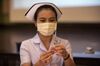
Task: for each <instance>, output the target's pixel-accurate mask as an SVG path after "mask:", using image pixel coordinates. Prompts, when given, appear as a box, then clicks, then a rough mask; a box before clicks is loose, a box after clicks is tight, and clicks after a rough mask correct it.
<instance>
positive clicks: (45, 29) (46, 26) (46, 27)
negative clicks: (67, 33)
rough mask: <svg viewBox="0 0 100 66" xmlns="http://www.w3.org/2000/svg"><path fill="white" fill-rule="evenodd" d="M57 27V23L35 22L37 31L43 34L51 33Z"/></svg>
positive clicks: (48, 34)
mask: <svg viewBox="0 0 100 66" xmlns="http://www.w3.org/2000/svg"><path fill="white" fill-rule="evenodd" d="M56 29H57V23H50V22H46V23H37V31H39V32H40V33H41V34H42V35H44V36H50V35H52V34H53V33H54V32H55V31H56Z"/></svg>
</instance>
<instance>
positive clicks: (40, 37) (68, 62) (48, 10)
mask: <svg viewBox="0 0 100 66" xmlns="http://www.w3.org/2000/svg"><path fill="white" fill-rule="evenodd" d="M61 15H62V13H61V11H60V10H59V9H58V8H57V7H56V6H55V5H54V4H52V3H48V2H42V3H36V4H34V5H33V6H32V7H31V8H30V9H29V10H28V11H27V13H26V14H25V16H26V18H27V19H28V20H30V21H33V23H34V24H35V26H36V28H37V34H36V35H35V36H34V37H33V38H30V39H28V40H25V41H23V42H22V44H21V47H20V59H21V66H75V63H74V60H73V57H72V54H71V46H70V43H69V41H68V40H65V39H62V38H59V37H57V36H56V30H57V23H58V19H59V18H60V16H61Z"/></svg>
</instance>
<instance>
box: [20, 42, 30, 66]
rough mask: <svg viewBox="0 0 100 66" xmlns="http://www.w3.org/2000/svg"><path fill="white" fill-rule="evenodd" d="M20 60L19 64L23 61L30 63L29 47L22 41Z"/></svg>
mask: <svg viewBox="0 0 100 66" xmlns="http://www.w3.org/2000/svg"><path fill="white" fill-rule="evenodd" d="M20 60H21V65H22V64H24V63H31V58H30V54H29V49H28V46H27V44H26V43H25V42H22V44H21V47H20Z"/></svg>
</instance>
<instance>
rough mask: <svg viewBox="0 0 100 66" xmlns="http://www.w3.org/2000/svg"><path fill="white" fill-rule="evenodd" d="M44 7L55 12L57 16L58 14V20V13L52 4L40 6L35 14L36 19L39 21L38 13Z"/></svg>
mask: <svg viewBox="0 0 100 66" xmlns="http://www.w3.org/2000/svg"><path fill="white" fill-rule="evenodd" d="M42 9H50V10H52V11H53V12H54V14H55V16H56V20H57V13H56V10H55V9H54V7H52V6H50V5H43V6H40V7H39V8H38V9H37V11H36V13H35V14H34V18H33V19H34V20H35V21H37V16H38V13H39V12H40V11H41V10H42Z"/></svg>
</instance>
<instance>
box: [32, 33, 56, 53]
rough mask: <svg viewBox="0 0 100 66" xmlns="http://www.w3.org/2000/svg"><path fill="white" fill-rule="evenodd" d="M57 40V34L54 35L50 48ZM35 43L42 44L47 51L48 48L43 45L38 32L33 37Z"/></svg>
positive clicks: (42, 48) (42, 47)
mask: <svg viewBox="0 0 100 66" xmlns="http://www.w3.org/2000/svg"><path fill="white" fill-rule="evenodd" d="M56 40H57V37H56V36H55V35H53V37H52V40H51V43H50V48H51V47H53V46H54V45H55V43H56ZM33 43H34V44H36V45H37V44H38V45H39V46H40V49H41V50H43V51H47V49H46V48H45V47H44V45H43V43H42V41H41V39H40V37H39V35H38V33H37V34H36V35H35V36H34V37H33ZM50 48H49V49H50Z"/></svg>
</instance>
